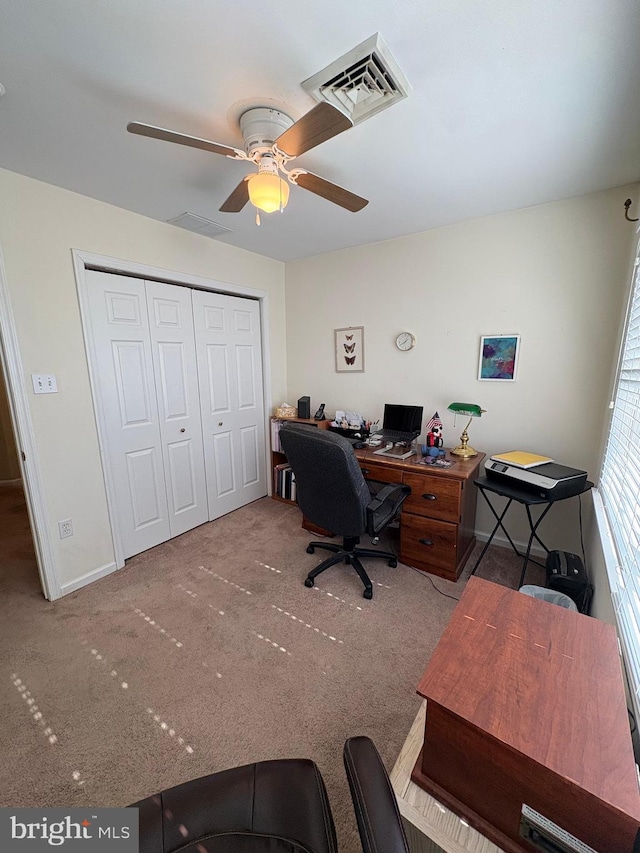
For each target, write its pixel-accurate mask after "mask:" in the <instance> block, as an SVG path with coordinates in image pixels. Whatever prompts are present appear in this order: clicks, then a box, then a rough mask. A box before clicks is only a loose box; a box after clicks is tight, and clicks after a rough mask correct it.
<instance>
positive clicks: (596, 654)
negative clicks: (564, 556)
mask: <svg viewBox="0 0 640 853" xmlns="http://www.w3.org/2000/svg"><path fill="white" fill-rule="evenodd" d="M418 694H419V695H420V696H422V697H423V698H424V699H426V700H427V714H426V722H425V729H424V743H423V746H422V750H421V753H420V756H419V758H418V760H417V762H416V764H415V767H414V768H413V773H412V779H413V781H414V782H415V783H417V784H418V785H419V786H420V787H422V788H424V790H425V791H427V792H429V793H430V794H432V795H433V796H434V797H435V798H436V799H437V800H438V801H439V802H441V803H442V804H443V805H445V806H447V807H448V808H450V809H451V810H452V811H454V812H455V813H456V814H458V815H460V816H462V817H463V818H464V819H465V820H466V821H467V822H468V823H469V824H471V825H472V826H474V827H475V828H476V829H478V830H479V831H480V832H481V833H482V834H483V835H484V836H486V837H487V838H490V839H491V840H492V841H494V842H495V843H496V844H498V845H499V846H500V847H501V848H502V849H503V850H505V851H507V853H531V851H534V850H545V851H547V853H551V851H590V850H595V851H598V853H632V851H637V849H638V846H637V845H638V842H639V841H640V794H639V792H638V779H637V776H636V767H635V763H634V757H633V749H632V744H631V733H630V728H629V721H628V717H627V708H626V701H625V693H624V687H623V681H622V667H621V662H620V654H619V649H618V643H617V637H616V633H615V630H614V628H613V626H611V625H608V624H606V623H604V622H601V621H599V620H598V619H592V618H590V617H589V616H584V615H583V614H581V613H574V612H572V611H570V610H566V609H564V608H562V607H558V606H557V605H554V604H548V603H547V602H545V601H540V600H537V599H534V598H531V597H530V596H527V595H522V594H521V593H519V592H516V591H515V590H512V589H508V588H506V587H502V586H499V585H497V584H494V583H490V582H489V581H485V580H482V579H480V578H477V577H471V578H470V579H469V581H468V583H467V585H466V587H465V590H464V592H463V594H462V596H461V598H460V602H459V603H458V605H457V606H456V608H455V610H454V612H453V615H452V617H451V620H450V621H449V624H448V625H447V627H446V629H445V631H444V633H443V635H442V637H441V638H440V642H439V643H438V645H437V647H436V650H435V652H434V654H433V656H432V658H431V660H430V662H429V665H428V667H427V669H426V670H425V673H424V675H423V676H422V679H421V681H420V684H419V686H418ZM523 833H524V837H523V835H522V834H523ZM529 839H531V842H530V840H529ZM558 839H559V841H558ZM532 842H536V843H532ZM538 842H539V843H538Z"/></svg>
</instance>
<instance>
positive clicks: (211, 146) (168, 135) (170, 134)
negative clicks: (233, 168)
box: [127, 121, 245, 160]
mask: <svg viewBox="0 0 640 853" xmlns="http://www.w3.org/2000/svg"><path fill="white" fill-rule="evenodd" d="M127 130H128V131H129V133H137V134H139V135H140V136H150V137H151V138H152V139H163V140H164V141H165V142H177V143H178V145H188V146H189V147H190V148H201V149H202V150H203V151H211V152H213V153H214V154H224V155H226V156H227V157H233V158H235V159H236V160H244V159H245V155H244V152H242V151H239V150H238V149H237V148H231V147H229V146H228V145H221V144H220V143H219V142H211V141H210V140H209V139H200V138H199V137H198V136H187V135H186V134H185V133H177V132H176V131H175V130H165V128H163V127H154V126H153V125H152V124H141V123H140V122H139V121H130V122H129V124H128V125H127Z"/></svg>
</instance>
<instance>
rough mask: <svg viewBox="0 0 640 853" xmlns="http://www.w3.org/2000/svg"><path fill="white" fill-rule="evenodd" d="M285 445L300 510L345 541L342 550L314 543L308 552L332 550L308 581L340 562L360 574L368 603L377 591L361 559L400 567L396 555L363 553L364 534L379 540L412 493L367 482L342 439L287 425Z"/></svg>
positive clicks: (310, 583) (392, 485) (283, 433)
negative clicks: (374, 589) (370, 559)
mask: <svg viewBox="0 0 640 853" xmlns="http://www.w3.org/2000/svg"><path fill="white" fill-rule="evenodd" d="M280 443H281V444H282V449H283V450H284V452H285V454H286V456H287V460H288V462H289V464H290V465H291V468H292V469H293V474H294V477H295V481H296V496H297V501H298V506H299V507H300V509H301V510H302V512H303V513H304V514H305V516H306V517H307V518H308V519H309V521H311V522H313V523H314V524H317V525H318V527H322V528H324V529H325V530H329V531H331V533H337V534H338V535H340V536H342V537H343V540H342V545H337V544H334V543H333V542H310V543H309V545H308V546H307V553H308V554H313V552H314V551H315V549H316V548H324V549H325V550H326V551H332V552H333V553H334V555H335V556H333V557H329V558H328V559H326V560H325V561H324V562H322V563H320V565H319V566H316V568H315V569H313V570H312V571H311V572H309V574H308V575H307V579H306V580H305V586H309V587H311V586H313V582H314V579H315V578H316V577H317V576H318V575H319V574H320V573H321V572H324V571H325V569H328V568H329V567H330V566H333V565H334V564H335V563H341V562H343V561H344V562H345V563H347V564H348V565H351V566H352V567H353V568H354V569H355V571H356V572H357V573H358V575H359V577H360V580H361V581H362V583H363V584H364V593H363V596H364V597H365V598H371V597H372V596H373V587H372V584H371V580H370V579H369V576H368V574H367V573H366V572H365V570H364V568H363V566H362V563H361V562H360V558H361V557H378V558H381V559H383V560H388V562H389V565H390V566H397V565H398V560H397V558H396V556H395V554H393V553H391V551H374V550H373V549H372V548H359V547H358V543H359V542H360V537H361V536H362V535H363V534H365V533H366V534H368V535H369V536H371V537H377V536H378V535H379V534H380V533H381V532H382V531H383V530H384V528H385V527H386V526H387V525H388V524H389V523H390V522H391V521H393V519H394V518H395V516H396V515H397V513H398V511H399V510H400V507H401V506H402V504H403V502H404V500H405V499H406V498H407V497H408V496H409V494H410V492H411V488H410V487H409V486H403V485H401V484H400V483H375V482H372V481H367V480H365V478H364V476H363V475H362V471H361V470H360V467H359V465H358V460H357V459H356V456H355V453H354V451H353V446H352V445H351V443H350V442H349V441H348V440H347V439H346V438H343V436H341V435H338V434H337V433H333V432H329V430H324V429H318V428H317V427H313V426H307V425H305V424H296V423H288V424H283V426H282V428H281V430H280Z"/></svg>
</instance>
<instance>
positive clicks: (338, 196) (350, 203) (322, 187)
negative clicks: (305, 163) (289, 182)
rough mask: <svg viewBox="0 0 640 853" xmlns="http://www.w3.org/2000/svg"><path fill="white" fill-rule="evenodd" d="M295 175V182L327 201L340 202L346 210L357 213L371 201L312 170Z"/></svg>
mask: <svg viewBox="0 0 640 853" xmlns="http://www.w3.org/2000/svg"><path fill="white" fill-rule="evenodd" d="M292 175H293V176H294V177H295V183H296V184H297V185H298V186H299V187H302V188H303V189H305V190H309V192H312V193H315V194H316V195H320V196H322V198H326V199H327V201H332V202H333V203H334V204H339V205H340V207H344V208H345V210H350V211H351V213H357V212H358V211H359V210H362V208H363V207H366V206H367V205H368V204H369V202H368V200H367V199H366V198H361V197H360V196H359V195H355V194H354V193H351V192H349V190H345V189H344V188H343V187H339V186H338V185H337V184H332V183H331V181H325V179H324V178H320V177H318V175H314V174H312V173H311V172H302V171H301V172H299V173H295V174H294V173H292Z"/></svg>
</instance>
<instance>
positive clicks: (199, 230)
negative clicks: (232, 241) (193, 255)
mask: <svg viewBox="0 0 640 853" xmlns="http://www.w3.org/2000/svg"><path fill="white" fill-rule="evenodd" d="M167 222H168V223H169V225H177V226H178V228H186V230H187V231H193V233H194V234H200V235H201V236H202V237H219V236H220V235H221V234H230V233H231V228H225V226H224V225H218V223H217V222H213V221H212V220H211V219H205V218H204V216H198V215H197V214H195V213H181V214H180V216H174V218H173V219H167Z"/></svg>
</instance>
